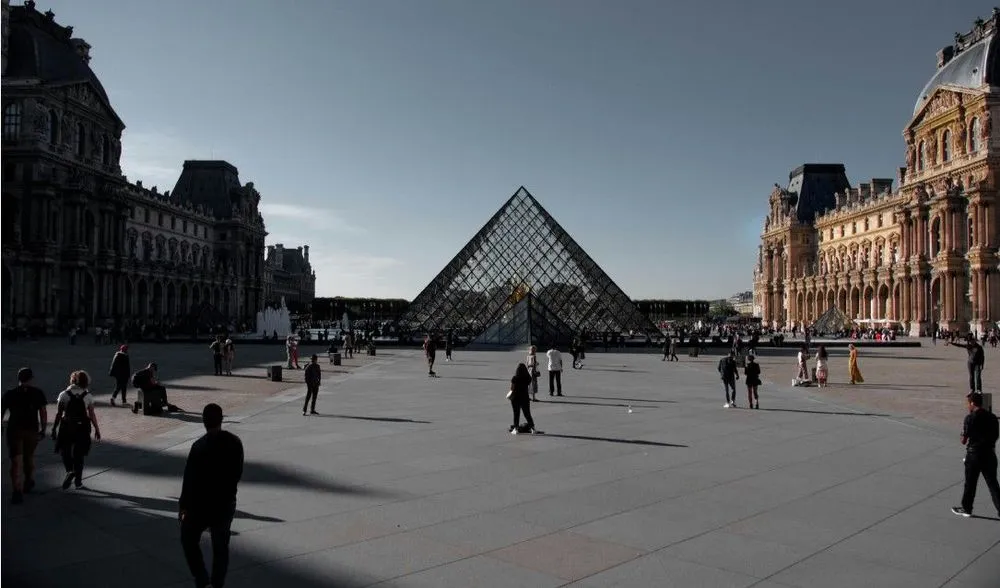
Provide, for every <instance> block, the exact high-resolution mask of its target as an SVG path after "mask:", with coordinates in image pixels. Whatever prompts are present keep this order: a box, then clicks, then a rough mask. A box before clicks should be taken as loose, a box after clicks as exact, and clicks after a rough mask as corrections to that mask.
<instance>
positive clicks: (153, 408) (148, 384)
mask: <svg viewBox="0 0 1000 588" xmlns="http://www.w3.org/2000/svg"><path fill="white" fill-rule="evenodd" d="M132 383H133V384H134V385H135V387H136V388H138V389H139V394H138V396H139V398H138V399H137V400H136V401H135V402H134V403H132V412H133V413H136V414H138V413H139V410H140V409H141V410H142V411H143V414H146V412H147V411H148V412H149V413H150V414H159V413H160V412H162V411H163V409H164V408H169V404H168V403H167V389H166V387H164V386H163V385H162V384H160V382H159V381H158V380H157V379H156V364H155V363H152V362H151V363H149V365H147V366H146V367H144V368H142V369H141V370H139V371H137V372H136V373H135V375H134V376H132Z"/></svg>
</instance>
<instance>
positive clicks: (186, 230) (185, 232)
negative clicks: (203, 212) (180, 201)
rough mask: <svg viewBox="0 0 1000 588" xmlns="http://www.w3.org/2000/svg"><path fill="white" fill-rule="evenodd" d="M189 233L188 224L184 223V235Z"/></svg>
mask: <svg viewBox="0 0 1000 588" xmlns="http://www.w3.org/2000/svg"><path fill="white" fill-rule="evenodd" d="M187 232H188V222H187V221H184V234H185V235H186V234H187Z"/></svg>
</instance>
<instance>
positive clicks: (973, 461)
mask: <svg viewBox="0 0 1000 588" xmlns="http://www.w3.org/2000/svg"><path fill="white" fill-rule="evenodd" d="M966 400H967V401H968V403H969V414H968V415H966V417H965V422H964V423H963V425H962V445H965V488H964V490H963V491H962V505H961V506H956V507H954V508H952V509H951V512H953V513H955V514H957V515H959V516H963V517H971V516H972V507H973V503H974V502H975V500H976V486H977V485H978V484H979V476H980V475H982V476H983V480H984V481H985V482H986V487H987V488H988V489H989V491H990V497H991V498H992V499H993V507H994V508H996V510H997V517H1000V483H997V452H996V445H997V437H998V436H1000V424H998V422H997V417H996V415H994V414H993V413H992V412H990V411H988V410H986V409H985V408H983V395H982V394H981V393H979V392H970V393H969V395H968V396H966Z"/></svg>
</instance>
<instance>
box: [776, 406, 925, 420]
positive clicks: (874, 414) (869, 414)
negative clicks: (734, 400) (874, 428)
mask: <svg viewBox="0 0 1000 588" xmlns="http://www.w3.org/2000/svg"><path fill="white" fill-rule="evenodd" d="M760 410H766V411H768V412H800V413H803V414H832V415H837V416H859V417H892V416H893V415H891V414H882V413H878V412H850V411H847V412H844V411H834V410H806V409H802V408H762V409H760ZM896 418H906V417H896Z"/></svg>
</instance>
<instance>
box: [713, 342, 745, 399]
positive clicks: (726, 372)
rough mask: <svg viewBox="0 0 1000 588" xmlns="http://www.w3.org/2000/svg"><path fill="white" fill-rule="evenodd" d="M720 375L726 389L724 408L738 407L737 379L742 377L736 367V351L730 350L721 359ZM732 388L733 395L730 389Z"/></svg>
mask: <svg viewBox="0 0 1000 588" xmlns="http://www.w3.org/2000/svg"><path fill="white" fill-rule="evenodd" d="M718 369H719V376H720V377H721V378H722V386H723V387H724V388H725V389H726V403H725V404H724V405H723V408H737V406H738V405H737V404H736V380H739V379H740V372H739V370H738V369H737V367H736V352H735V351H730V352H729V355H726V356H725V357H723V358H722V359H720V360H719V368H718ZM730 390H732V392H733V393H732V397H730V394H729V391H730Z"/></svg>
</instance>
